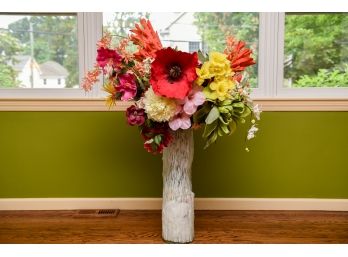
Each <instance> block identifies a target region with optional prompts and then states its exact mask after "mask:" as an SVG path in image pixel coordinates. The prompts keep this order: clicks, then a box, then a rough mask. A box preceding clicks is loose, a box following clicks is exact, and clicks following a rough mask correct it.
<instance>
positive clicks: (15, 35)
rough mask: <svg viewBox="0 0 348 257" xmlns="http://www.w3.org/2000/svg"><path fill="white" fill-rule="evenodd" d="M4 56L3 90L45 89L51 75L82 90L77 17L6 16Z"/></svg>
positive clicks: (0, 32) (1, 42)
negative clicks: (44, 80) (43, 81)
mask: <svg viewBox="0 0 348 257" xmlns="http://www.w3.org/2000/svg"><path fill="white" fill-rule="evenodd" d="M0 54H1V55H0V66H1V69H0V88H45V87H44V86H46V85H47V81H46V83H40V82H41V81H42V79H44V77H48V76H49V77H50V79H58V77H63V78H64V79H65V81H66V84H65V88H78V85H79V71H78V50H77V18H76V15H70V14H63V15H56V14H52V15H48V14H47V15H46V14H45V15H22V14H21V15H8V14H2V15H1V16H0ZM59 80H60V79H58V81H59ZM58 85H60V83H59V82H58ZM52 87H53V86H52Z"/></svg>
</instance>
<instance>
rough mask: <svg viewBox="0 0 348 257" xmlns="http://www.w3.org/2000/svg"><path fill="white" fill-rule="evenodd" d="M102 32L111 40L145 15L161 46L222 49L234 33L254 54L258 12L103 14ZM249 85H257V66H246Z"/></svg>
mask: <svg viewBox="0 0 348 257" xmlns="http://www.w3.org/2000/svg"><path fill="white" fill-rule="evenodd" d="M103 17H104V22H103V24H104V31H108V32H110V33H111V34H113V35H114V38H115V41H118V40H119V39H120V38H122V37H123V36H125V35H127V34H128V33H129V30H130V29H131V28H132V27H133V26H134V23H135V22H136V21H138V20H139V18H141V17H146V18H149V19H150V20H151V22H152V25H153V27H154V29H155V30H157V31H158V34H159V36H160V39H161V41H162V43H163V45H165V46H171V47H177V48H178V49H179V50H182V51H187V52H192V51H197V50H198V49H200V50H201V51H203V52H205V53H208V52H209V51H223V50H224V45H225V38H226V36H228V35H232V36H235V37H236V38H238V39H240V40H244V41H246V43H247V45H248V47H250V48H252V49H253V52H254V58H255V59H256V60H257V56H258V34H259V15H258V13H213V12H210V13H203V12H202V13H180V12H176V13H174V12H172V13H125V12H123V13H104V15H103ZM249 76H250V81H251V85H252V86H253V87H256V86H257V65H254V66H253V67H251V68H249Z"/></svg>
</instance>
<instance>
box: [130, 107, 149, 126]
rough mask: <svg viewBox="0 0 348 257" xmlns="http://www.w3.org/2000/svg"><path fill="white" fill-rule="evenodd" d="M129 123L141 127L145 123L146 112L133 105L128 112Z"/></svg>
mask: <svg viewBox="0 0 348 257" xmlns="http://www.w3.org/2000/svg"><path fill="white" fill-rule="evenodd" d="M126 116H127V122H128V124H129V125H131V126H134V125H137V126H141V125H143V124H144V122H145V110H144V109H140V108H138V107H136V106H135V105H132V106H130V107H128V108H127V111H126Z"/></svg>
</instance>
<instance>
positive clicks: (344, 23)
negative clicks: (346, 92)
mask: <svg viewBox="0 0 348 257" xmlns="http://www.w3.org/2000/svg"><path fill="white" fill-rule="evenodd" d="M284 40H285V44H284V87H286V88H299V87H302V88H308V87H348V15H347V14H345V13H330V14H323V13H320V14H313V13H312V14H306V13H304V14H298V13H286V15H285V37H284Z"/></svg>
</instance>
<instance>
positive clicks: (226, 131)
mask: <svg viewBox="0 0 348 257" xmlns="http://www.w3.org/2000/svg"><path fill="white" fill-rule="evenodd" d="M220 128H221V130H222V131H223V132H224V134H225V135H229V134H230V133H231V131H230V129H229V127H228V125H225V124H222V125H221V126H220Z"/></svg>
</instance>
